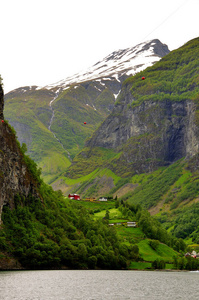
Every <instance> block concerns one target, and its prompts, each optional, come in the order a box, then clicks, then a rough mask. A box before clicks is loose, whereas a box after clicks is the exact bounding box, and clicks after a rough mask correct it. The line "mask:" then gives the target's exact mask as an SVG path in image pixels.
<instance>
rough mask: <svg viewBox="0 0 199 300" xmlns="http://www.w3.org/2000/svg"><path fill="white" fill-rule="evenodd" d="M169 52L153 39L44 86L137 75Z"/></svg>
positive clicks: (68, 84) (116, 52)
mask: <svg viewBox="0 0 199 300" xmlns="http://www.w3.org/2000/svg"><path fill="white" fill-rule="evenodd" d="M169 52H170V51H169V49H168V46H167V45H165V44H162V43H161V42H160V41H159V40H158V39H153V40H150V41H146V42H143V43H140V44H138V45H136V46H134V47H130V48H126V49H120V50H118V51H114V52H112V53H111V54H109V55H108V56H106V57H105V58H104V59H102V60H101V61H98V62H97V63H96V64H94V65H93V66H92V67H90V68H88V69H87V70H84V71H81V72H79V73H77V74H75V75H73V76H70V77H67V78H66V79H63V80H61V81H58V82H56V83H54V84H50V85H47V86H45V87H43V88H46V89H53V88H55V87H58V88H62V89H66V88H67V87H69V86H70V85H73V84H76V83H81V82H85V81H90V80H96V79H102V78H107V77H114V78H116V79H117V80H118V81H119V78H120V77H121V76H122V75H124V74H126V75H127V76H130V75H135V74H136V73H138V72H140V71H142V70H144V69H145V68H147V67H149V66H152V65H153V64H154V63H155V62H157V61H159V60H160V58H161V57H163V56H164V55H166V54H168V53H169Z"/></svg>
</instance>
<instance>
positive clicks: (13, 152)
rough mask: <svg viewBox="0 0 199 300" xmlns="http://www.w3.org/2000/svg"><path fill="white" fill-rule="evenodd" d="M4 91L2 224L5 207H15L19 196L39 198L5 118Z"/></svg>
mask: <svg viewBox="0 0 199 300" xmlns="http://www.w3.org/2000/svg"><path fill="white" fill-rule="evenodd" d="M3 106H4V100H3V90H2V87H1V86H0V118H1V120H0V222H1V213H2V209H3V205H8V206H9V207H10V208H11V209H12V208H14V207H15V201H14V198H15V196H16V195H17V194H18V195H20V196H24V197H25V198H27V197H28V195H29V194H31V195H32V196H35V197H38V191H37V185H38V183H37V182H36V181H35V180H34V178H33V176H32V174H31V172H30V171H29V170H28V167H27V165H26V163H25V161H24V157H23V154H22V152H21V150H20V148H19V145H18V143H17V141H16V138H15V134H14V133H13V132H12V130H11V128H10V127H9V125H8V124H7V122H5V121H4V118H3Z"/></svg>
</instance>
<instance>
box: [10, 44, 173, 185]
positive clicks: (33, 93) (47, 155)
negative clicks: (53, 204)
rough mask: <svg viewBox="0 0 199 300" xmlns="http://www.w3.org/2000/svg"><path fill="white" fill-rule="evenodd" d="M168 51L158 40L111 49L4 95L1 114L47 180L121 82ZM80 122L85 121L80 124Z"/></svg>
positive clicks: (106, 110) (75, 149)
mask: <svg viewBox="0 0 199 300" xmlns="http://www.w3.org/2000/svg"><path fill="white" fill-rule="evenodd" d="M167 53H169V50H168V47H167V46H166V45H164V44H162V43H161V42H160V41H159V40H152V41H148V42H145V43H142V44H139V45H137V46H135V47H132V48H128V49H124V50H119V51H115V52H113V53H112V54H110V55H109V56H107V57H106V58H104V59H103V60H102V61H100V62H98V63H96V64H95V65H94V66H93V67H91V68H90V69H88V70H86V71H85V72H81V73H79V74H76V75H74V76H71V77H69V78H66V79H65V80H62V81H60V82H58V83H55V84H51V85H48V86H45V87H36V86H32V87H21V88H19V89H16V90H14V91H11V92H10V93H8V94H6V95H5V111H4V114H5V118H6V119H7V120H8V121H9V122H10V124H11V125H12V126H13V127H14V128H15V130H16V132H17V136H18V140H19V141H20V143H21V144H22V143H26V145H27V148H28V154H29V155H30V157H31V158H33V159H34V160H35V161H36V162H37V164H38V166H39V167H41V168H42V176H43V178H44V179H45V181H46V182H48V183H52V182H53V181H55V179H56V178H57V177H59V176H60V174H62V173H63V172H65V170H66V169H67V168H68V167H69V166H70V164H71V160H72V159H73V158H74V157H75V156H76V155H77V154H78V153H79V151H80V150H81V149H82V148H83V146H84V143H85V140H87V139H88V138H89V137H91V135H92V133H93V132H94V131H95V130H96V129H97V128H98V126H99V125H100V124H101V122H102V121H103V120H104V119H105V118H106V117H107V116H108V115H109V114H110V112H111V111H112V109H113V107H114V105H115V100H116V98H117V95H118V94H119V92H120V90H121V86H122V83H123V81H124V80H125V79H126V78H127V77H128V76H129V75H131V74H135V73H136V72H138V71H140V70H143V69H144V68H146V67H148V66H151V65H153V64H154V63H155V62H157V61H158V60H159V59H160V58H161V57H162V56H164V55H166V54H167ZM85 123H86V124H85Z"/></svg>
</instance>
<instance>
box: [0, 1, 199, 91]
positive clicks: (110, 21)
mask: <svg viewBox="0 0 199 300" xmlns="http://www.w3.org/2000/svg"><path fill="white" fill-rule="evenodd" d="M0 11H1V47H0V74H1V77H2V78H3V84H4V92H5V93H7V92H8V91H10V90H12V89H15V88H18V87H22V86H26V85H38V86H44V85H46V84H51V83H54V82H57V81H59V80H61V79H64V78H66V77H67V76H70V75H74V74H75V73H78V72H79V71H82V70H84V69H86V68H87V67H90V66H92V65H93V64H95V63H97V62H98V61H99V60H101V59H102V58H104V57H105V56H107V55H108V54H110V53H111V52H113V51H115V50H119V49H125V48H128V47H133V46H135V45H137V44H139V43H140V42H143V41H147V40H151V39H154V38H158V39H159V40H160V41H161V42H162V43H165V44H167V45H168V47H169V49H170V50H174V49H176V48H178V47H180V46H182V45H183V44H184V43H186V42H187V41H189V40H191V39H193V38H196V37H198V36H199V17H198V12H199V0H166V1H160V0H141V1H140V0H122V1H121V0H120V1H118V0H99V1H95V0H73V1H71V0H1V5H0Z"/></svg>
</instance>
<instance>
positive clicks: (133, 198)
mask: <svg viewBox="0 0 199 300" xmlns="http://www.w3.org/2000/svg"><path fill="white" fill-rule="evenodd" d="M181 171H182V164H181V162H176V163H174V164H173V165H171V166H169V167H168V168H166V169H163V170H162V172H161V173H160V174H159V175H158V176H157V177H156V176H153V175H152V176H151V177H149V178H148V180H147V181H146V182H144V183H143V184H142V185H141V186H139V187H137V188H136V189H135V190H134V191H133V192H131V194H129V195H128V202H129V203H130V204H138V203H140V204H142V206H143V207H145V208H147V209H148V208H150V207H152V206H155V205H156V204H157V203H158V202H159V201H160V199H161V197H162V196H163V195H164V194H165V193H166V192H167V191H168V190H169V189H170V186H171V185H172V184H173V183H174V182H175V181H176V180H177V179H178V178H179V177H180V175H181Z"/></svg>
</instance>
